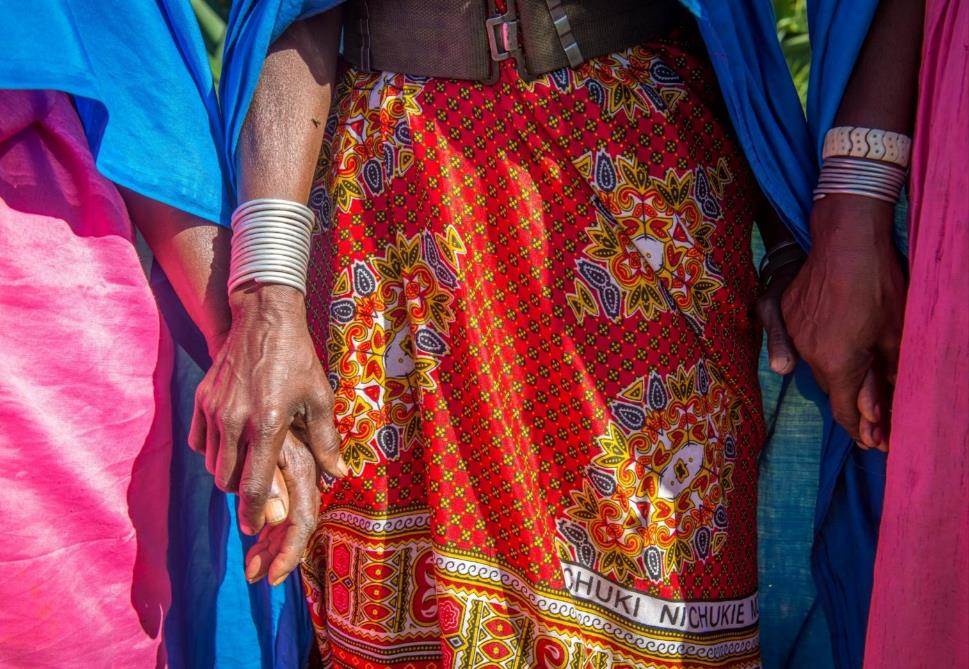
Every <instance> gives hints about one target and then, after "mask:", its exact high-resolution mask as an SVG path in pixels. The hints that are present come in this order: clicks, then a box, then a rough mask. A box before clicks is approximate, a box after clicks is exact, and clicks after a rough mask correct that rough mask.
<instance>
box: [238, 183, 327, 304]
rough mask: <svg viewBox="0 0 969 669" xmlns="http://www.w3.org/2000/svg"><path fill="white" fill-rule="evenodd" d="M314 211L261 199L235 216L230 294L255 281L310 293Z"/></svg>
mask: <svg viewBox="0 0 969 669" xmlns="http://www.w3.org/2000/svg"><path fill="white" fill-rule="evenodd" d="M313 225H314V217H313V212H312V210H311V209H310V208H309V207H307V206H306V205H304V204H300V203H299V202H292V201H290V200H280V199H275V198H259V199H255V200H249V201H247V202H243V203H242V204H240V205H239V206H238V207H237V208H236V210H235V212H233V214H232V233H233V234H232V253H231V259H230V265H229V282H228V288H229V292H232V291H233V290H234V289H235V288H237V287H238V286H240V285H242V284H244V283H246V282H249V281H255V282H257V283H273V284H279V285H283V286H290V287H292V288H295V289H296V290H298V291H300V292H301V293H303V294H304V295H305V294H306V275H307V271H308V268H309V258H310V250H311V249H310V241H311V237H312V233H313Z"/></svg>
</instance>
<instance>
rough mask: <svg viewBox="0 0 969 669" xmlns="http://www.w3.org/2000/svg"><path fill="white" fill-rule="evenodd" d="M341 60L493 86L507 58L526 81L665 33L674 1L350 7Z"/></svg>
mask: <svg viewBox="0 0 969 669" xmlns="http://www.w3.org/2000/svg"><path fill="white" fill-rule="evenodd" d="M344 16H345V19H344V29H343V56H344V58H346V59H347V60H348V61H349V62H350V63H351V64H353V65H354V66H355V67H357V68H359V69H361V70H363V71H366V72H372V71H389V72H403V73H406V74H414V75H420V76H428V77H443V78H447V79H470V80H477V81H483V82H494V81H496V80H497V78H498V63H499V62H500V61H502V60H507V59H509V58H512V59H514V60H515V62H516V63H517V66H518V71H519V73H520V74H521V76H522V77H524V78H525V79H533V78H535V77H538V76H540V75H542V74H545V73H547V72H552V71H553V70H558V69H560V68H563V67H577V66H578V65H580V64H582V63H583V62H585V61H587V60H589V59H592V58H597V57H599V56H603V55H606V54H608V53H613V52H615V51H621V50H623V49H625V48H627V47H630V46H634V45H636V44H640V43H642V42H645V41H647V40H650V39H653V38H655V37H659V36H661V35H664V34H666V33H668V32H669V31H670V30H672V29H673V28H674V27H675V26H677V25H679V24H680V23H681V22H682V21H683V20H684V17H685V12H684V11H683V10H682V8H681V6H680V4H679V2H677V0H508V10H507V11H506V12H505V13H504V14H501V13H499V12H497V11H496V10H495V6H494V0H352V1H351V2H349V3H348V5H347V9H346V13H345V14H344Z"/></svg>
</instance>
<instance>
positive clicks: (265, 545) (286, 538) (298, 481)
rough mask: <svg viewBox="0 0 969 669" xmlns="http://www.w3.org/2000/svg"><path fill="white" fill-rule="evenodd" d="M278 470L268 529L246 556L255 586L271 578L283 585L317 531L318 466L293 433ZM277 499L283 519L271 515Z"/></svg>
mask: <svg viewBox="0 0 969 669" xmlns="http://www.w3.org/2000/svg"><path fill="white" fill-rule="evenodd" d="M276 471H277V474H276V479H275V480H274V482H273V491H272V492H271V495H272V497H271V499H270V504H269V505H268V506H267V513H266V527H264V528H263V529H262V531H261V532H260V533H259V540H258V541H257V542H256V543H255V544H254V545H253V546H252V548H250V549H249V552H248V553H246V580H247V581H249V582H250V583H255V582H256V581H258V580H259V579H261V578H263V577H266V576H268V577H269V582H270V584H272V585H274V586H275V585H279V584H280V583H282V582H283V580H285V578H286V577H287V576H288V575H289V574H290V572H292V571H293V570H294V569H296V567H297V566H298V565H299V563H300V560H301V559H302V557H303V552H304V551H305V550H306V546H307V544H308V543H309V540H310V537H311V536H312V534H313V530H314V529H315V528H316V516H317V513H318V512H319V508H320V493H319V490H317V488H316V483H317V480H318V479H319V476H318V475H317V470H316V463H315V462H314V461H313V457H312V455H311V454H310V452H309V450H307V448H306V446H305V445H304V444H301V443H300V442H299V441H298V440H297V439H296V438H295V437H293V436H292V434H288V435H287V436H286V439H285V441H284V442H283V448H282V451H281V452H280V464H279V469H277V470H276ZM276 500H279V501H278V504H279V505H280V506H281V508H280V509H279V512H281V513H282V519H281V520H280V515H279V513H274V514H270V513H268V509H269V508H270V507H273V506H275V505H276V504H277V501H276Z"/></svg>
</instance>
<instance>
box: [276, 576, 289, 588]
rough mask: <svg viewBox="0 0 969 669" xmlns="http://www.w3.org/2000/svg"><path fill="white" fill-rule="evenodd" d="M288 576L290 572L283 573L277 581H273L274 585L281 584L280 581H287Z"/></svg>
mask: <svg viewBox="0 0 969 669" xmlns="http://www.w3.org/2000/svg"><path fill="white" fill-rule="evenodd" d="M287 576H289V574H283V575H282V576H280V577H279V578H277V579H276V580H275V581H273V587H274V588H275V587H276V586H277V585H279V584H280V583H282V582H283V581H285V580H286V577H287Z"/></svg>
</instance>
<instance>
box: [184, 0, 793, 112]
mask: <svg viewBox="0 0 969 669" xmlns="http://www.w3.org/2000/svg"><path fill="white" fill-rule="evenodd" d="M191 2H192V8H193V9H194V10H195V15H196V16H197V17H198V20H199V26H201V28H202V36H203V37H204V38H205V46H206V48H207V49H208V52H209V62H210V63H211V65H212V72H213V74H214V75H215V78H216V80H218V78H219V75H220V74H221V72H222V45H223V44H224V43H225V22H226V20H227V19H228V17H229V5H230V3H231V0H191ZM773 2H774V12H775V14H776V15H777V38H778V39H779V40H780V42H781V47H782V48H783V49H784V55H785V56H787V63H788V65H789V66H790V68H791V74H792V76H793V77H794V83H795V84H796V85H797V90H798V93H799V94H800V95H801V101H802V103H803V101H804V98H805V94H806V91H807V82H808V68H809V66H810V64H811V46H810V44H809V43H808V32H807V16H806V9H807V7H806V5H807V0H773Z"/></svg>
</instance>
